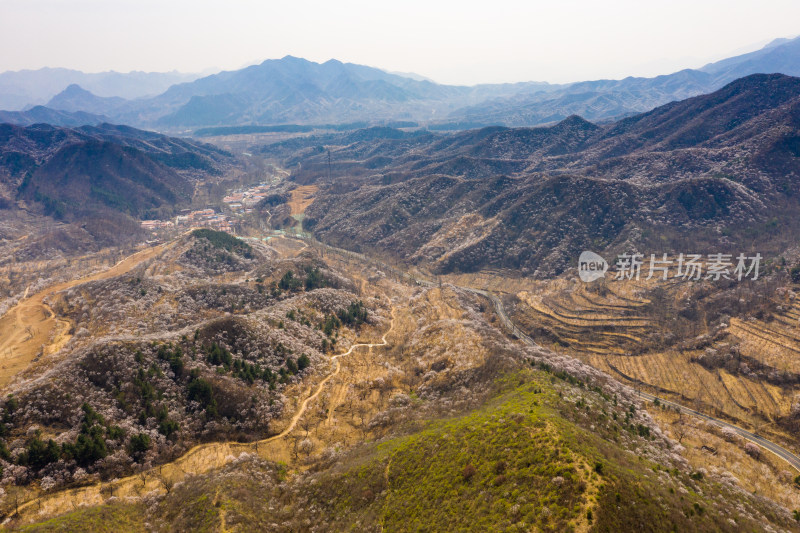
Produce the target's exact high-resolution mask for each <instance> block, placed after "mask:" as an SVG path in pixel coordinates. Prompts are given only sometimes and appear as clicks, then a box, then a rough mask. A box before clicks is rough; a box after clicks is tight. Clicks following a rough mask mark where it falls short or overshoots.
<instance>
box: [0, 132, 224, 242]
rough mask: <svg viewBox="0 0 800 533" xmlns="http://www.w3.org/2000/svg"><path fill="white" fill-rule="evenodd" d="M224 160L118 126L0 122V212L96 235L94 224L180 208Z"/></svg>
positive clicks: (205, 149)
mask: <svg viewBox="0 0 800 533" xmlns="http://www.w3.org/2000/svg"><path fill="white" fill-rule="evenodd" d="M231 161H232V159H231V156H230V155H229V154H227V153H225V152H223V151H221V150H219V149H217V148H215V147H212V146H210V145H206V144H201V143H197V142H193V141H187V140H182V139H175V138H170V137H166V136H163V135H159V134H156V133H150V132H145V131H141V130H136V129H133V128H128V127H125V126H114V125H110V124H102V125H98V126H83V127H79V128H62V127H55V126H50V125H46V124H37V125H34V126H29V127H19V126H12V125H10V124H3V125H0V207H2V208H3V209H4V210H5V211H6V214H7V215H8V218H9V219H12V218H13V216H14V214H15V212H18V211H19V210H21V209H22V210H26V211H28V212H30V213H33V214H36V215H39V216H46V217H52V218H54V219H56V220H61V221H65V222H79V221H80V222H81V223H86V222H87V221H94V222H93V225H94V226H96V227H97V229H98V231H102V226H103V224H98V223H97V222H98V221H100V220H106V221H108V220H114V221H116V223H117V224H123V226H130V224H128V223H126V222H125V221H126V220H127V221H133V219H137V218H148V217H149V218H152V217H154V216H160V215H165V216H166V215H169V214H170V213H174V212H175V210H176V209H180V208H181V207H185V206H187V205H188V203H189V201H190V200H191V197H192V194H193V191H194V184H195V183H196V181H197V180H198V179H201V178H202V179H206V178H208V177H211V176H215V175H218V174H220V173H221V172H222V171H223V170H224V169H226V168H228V167H229V166H230V165H231ZM104 233H106V235H105V236H104V237H103V239H105V240H107V239H111V240H113V236H112V235H110V234H107V233H108V232H107V230H106V232H104ZM134 233H135V230H134ZM98 236H99V235H98Z"/></svg>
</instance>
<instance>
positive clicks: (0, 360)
mask: <svg viewBox="0 0 800 533" xmlns="http://www.w3.org/2000/svg"><path fill="white" fill-rule="evenodd" d="M170 246H172V243H168V244H162V245H159V246H155V247H152V248H146V249H144V250H140V251H138V252H136V253H133V254H131V255H129V256H127V257H125V258H123V259H121V260H120V261H119V262H117V263H116V264H115V265H113V266H111V267H109V268H108V269H106V270H103V271H100V272H97V273H95V274H91V275H89V276H86V277H83V278H78V279H74V280H70V281H64V282H61V283H56V284H55V285H51V286H50V287H47V288H46V289H44V290H42V291H40V292H38V293H36V294H34V295H32V296H30V297H28V292H29V291H28V289H26V290H25V296H24V297H23V298H22V299H21V300H20V301H19V302H17V304H16V305H15V306H14V307H12V308H11V309H9V310H8V311H7V312H6V313H5V314H4V315H3V316H2V317H0V389H2V388H3V387H5V386H6V385H8V383H9V382H11V380H12V379H14V377H15V376H16V375H17V374H19V373H20V372H22V371H23V370H25V369H27V368H28V367H29V366H30V365H31V363H33V362H34V360H35V359H36V357H37V355H38V354H41V355H49V353H51V351H50V350H49V349H50V348H52V347H55V348H60V347H61V346H62V345H63V344H64V341H65V340H68V338H67V337H65V335H66V330H67V329H68V327H64V326H68V323H67V322H66V321H64V320H59V319H58V317H57V316H56V313H55V312H54V311H53V310H52V309H51V308H50V306H49V305H47V304H46V303H45V301H44V300H45V299H46V298H47V297H48V296H51V295H53V294H55V293H57V292H60V291H63V290H66V289H70V288H72V287H75V286H77V285H81V284H84V283H87V282H90V281H97V280H103V279H108V278H112V277H115V276H119V275H121V274H124V273H126V272H128V271H130V270H132V269H133V268H135V267H136V266H137V265H139V264H140V263H142V262H143V261H146V260H148V259H151V258H153V257H155V256H157V255H159V254H161V253H162V252H163V251H164V250H166V249H167V248H168V247H170ZM59 325H60V326H61V330H62V331H61V332H60V334H58V335H55V336H56V337H62V338H61V341H56V342H53V340H54V339H53V338H51V337H53V335H52V334H53V332H54V331H56V330H57V328H58V327H59ZM52 351H53V352H54V351H57V349H56V350H52Z"/></svg>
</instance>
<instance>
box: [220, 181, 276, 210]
mask: <svg viewBox="0 0 800 533" xmlns="http://www.w3.org/2000/svg"><path fill="white" fill-rule="evenodd" d="M267 196H269V185H268V184H266V183H262V184H260V185H256V186H255V187H250V188H249V189H247V190H244V191H237V192H234V193H232V194H229V195H228V196H226V197H225V198H223V199H222V201H223V202H224V203H226V204H228V207H229V208H230V209H231V211H239V212H244V213H251V212H252V211H253V206H255V205H256V204H257V203H258V202H260V201H261V200H263V199H264V198H266V197H267Z"/></svg>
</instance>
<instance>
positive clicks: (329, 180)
mask: <svg viewBox="0 0 800 533" xmlns="http://www.w3.org/2000/svg"><path fill="white" fill-rule="evenodd" d="M328 183H330V184H331V185H333V178H332V177H331V150H330V148H328Z"/></svg>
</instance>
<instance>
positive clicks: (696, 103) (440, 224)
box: [261, 74, 800, 277]
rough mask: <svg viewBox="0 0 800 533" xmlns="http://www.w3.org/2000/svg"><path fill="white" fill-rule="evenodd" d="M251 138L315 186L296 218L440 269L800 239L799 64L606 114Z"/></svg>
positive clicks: (527, 268) (562, 262)
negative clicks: (602, 121)
mask: <svg viewBox="0 0 800 533" xmlns="http://www.w3.org/2000/svg"><path fill="white" fill-rule="evenodd" d="M319 146H327V147H329V149H330V153H331V163H332V164H331V165H330V167H329V166H328V152H327V150H325V151H321V150H320V149H319ZM261 152H262V153H264V154H265V155H268V156H270V157H273V158H276V159H280V160H282V161H283V164H284V166H286V167H287V168H291V169H292V170H293V172H292V176H291V178H290V179H291V180H292V181H294V182H296V183H298V184H312V183H313V184H316V185H318V186H319V187H320V191H319V192H318V193H317V195H316V199H315V200H314V203H312V204H311V206H310V207H309V208H308V209H307V210H306V212H305V219H304V221H303V226H304V228H306V229H308V230H311V231H313V232H314V233H315V235H317V236H318V237H320V238H322V239H324V240H326V241H328V242H331V243H334V244H337V245H339V246H344V247H348V248H350V249H356V250H358V249H360V250H371V251H376V252H380V253H385V254H389V255H390V256H391V257H395V258H402V259H403V260H405V261H408V262H410V263H420V264H423V265H426V266H428V267H432V268H433V269H434V270H438V271H439V272H453V271H454V270H455V269H459V270H461V271H465V270H479V269H484V268H501V269H512V270H515V271H521V272H523V273H525V274H527V275H534V276H537V277H539V276H540V277H545V276H549V275H553V274H557V273H559V272H562V271H563V270H564V269H566V268H568V267H569V266H570V265H571V264H573V263H572V262H573V261H575V260H576V258H577V257H578V255H579V254H580V252H581V251H582V250H586V249H590V250H594V251H597V252H600V253H605V254H606V255H607V256H608V257H614V254H616V253H621V252H625V251H627V252H630V251H631V250H642V251H643V252H648V253H649V252H656V253H658V252H670V253H673V252H674V253H680V252H684V253H693V252H691V250H698V249H709V250H714V251H728V253H733V252H735V251H736V252H737V253H738V252H739V251H745V250H751V249H752V248H753V246H756V245H757V246H756V247H757V248H758V251H760V252H762V253H765V254H768V253H776V252H778V251H780V250H783V249H785V248H786V247H787V246H790V245H791V246H794V245H796V242H797V239H798V238H800V223H799V222H798V220H800V216H799V215H800V192H799V191H800V78H795V77H789V76H784V75H780V74H772V75H764V74H757V75H751V76H748V77H745V78H742V79H739V80H736V81H734V82H732V83H730V84H728V85H726V86H725V87H723V88H722V89H720V90H718V91H716V92H714V93H711V94H708V95H702V96H697V97H693V98H689V99H687V100H683V101H680V102H673V103H670V104H666V105H664V106H660V107H658V108H656V109H654V110H652V111H649V112H647V113H644V114H639V115H636V116H633V117H629V118H626V119H623V120H620V121H618V122H615V123H611V124H607V125H597V124H593V123H591V122H588V121H586V120H584V119H582V118H580V117H577V116H572V117H568V118H567V119H565V120H563V121H561V122H559V123H557V124H555V125H553V126H549V127H538V128H513V129H509V128H505V127H487V128H484V129H478V130H470V131H464V132H460V133H456V134H451V135H440V134H433V133H430V132H422V131H420V132H402V131H398V130H391V129H388V128H373V129H370V130H365V131H361V132H356V134H340V135H329V136H327V137H310V138H303V139H291V140H289V141H285V142H283V143H279V144H273V145H268V146H265V147H263V148H262V149H261ZM329 168H330V172H331V174H332V178H333V181H332V182H330V181H329V180H328V175H329ZM270 209H271V213H276V212H278V211H279V210H275V209H273V208H270ZM273 220H276V218H275V217H273ZM286 223H290V224H291V223H292V222H291V220H287V221H286Z"/></svg>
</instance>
